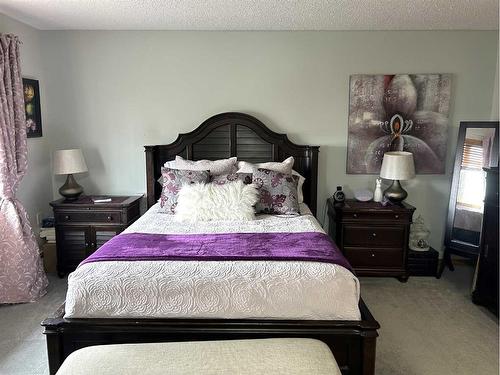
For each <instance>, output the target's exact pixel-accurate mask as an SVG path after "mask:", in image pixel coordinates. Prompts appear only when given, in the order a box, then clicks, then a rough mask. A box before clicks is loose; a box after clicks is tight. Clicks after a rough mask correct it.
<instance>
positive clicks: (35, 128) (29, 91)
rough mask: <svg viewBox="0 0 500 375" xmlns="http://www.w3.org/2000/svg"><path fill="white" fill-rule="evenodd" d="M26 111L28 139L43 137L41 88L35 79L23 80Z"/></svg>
mask: <svg viewBox="0 0 500 375" xmlns="http://www.w3.org/2000/svg"><path fill="white" fill-rule="evenodd" d="M23 90H24V110H25V112H26V133H27V135H28V138H33V137H41V136H42V114H41V111H40V88H39V86H38V81H37V80H35V79H28V78H23Z"/></svg>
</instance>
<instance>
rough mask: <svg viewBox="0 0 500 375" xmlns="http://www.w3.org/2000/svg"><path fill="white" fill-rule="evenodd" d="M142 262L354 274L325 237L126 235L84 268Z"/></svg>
mask: <svg viewBox="0 0 500 375" xmlns="http://www.w3.org/2000/svg"><path fill="white" fill-rule="evenodd" d="M140 260H187V261H193V260H194V261H200V260H205V261H208V260H212V261H213V260H215V261H223V260H274V261H311V262H324V263H334V264H338V265H340V266H342V267H345V268H347V269H348V270H351V271H352V268H351V265H350V264H349V262H348V261H347V259H346V258H345V257H344V256H343V255H342V253H341V252H340V250H339V249H338V248H337V246H336V245H335V243H334V242H333V241H332V240H331V239H330V237H328V236H327V235H326V234H324V233H318V232H301V233H223V234H145V233H126V234H120V235H119V236H116V237H114V238H112V239H111V240H110V241H108V242H106V243H105V244H104V245H103V246H101V247H100V248H99V249H98V250H97V251H96V252H95V253H93V254H92V255H91V256H89V257H88V258H87V259H85V260H84V261H83V262H82V263H81V264H85V263H91V262H103V261H140Z"/></svg>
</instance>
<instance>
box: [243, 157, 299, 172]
mask: <svg viewBox="0 0 500 375" xmlns="http://www.w3.org/2000/svg"><path fill="white" fill-rule="evenodd" d="M294 162H295V159H294V158H293V156H290V157H289V158H286V159H285V160H283V161H282V162H281V163H280V162H277V161H269V162H266V163H258V164H252V163H249V162H247V161H240V162H238V172H237V173H253V172H254V171H255V170H256V169H259V168H261V169H268V170H270V171H275V172H281V173H286V174H290V173H292V168H293V163H294Z"/></svg>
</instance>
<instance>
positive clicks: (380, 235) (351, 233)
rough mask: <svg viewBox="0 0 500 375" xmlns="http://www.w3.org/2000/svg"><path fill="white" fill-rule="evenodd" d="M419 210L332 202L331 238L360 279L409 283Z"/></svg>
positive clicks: (403, 205)
mask: <svg viewBox="0 0 500 375" xmlns="http://www.w3.org/2000/svg"><path fill="white" fill-rule="evenodd" d="M414 211H415V207H413V206H410V205H409V204H407V203H402V204H401V205H387V206H382V205H381V204H380V203H376V202H358V201H355V200H346V201H345V203H344V204H334V202H333V201H332V200H331V199H329V200H328V217H329V234H330V236H331V237H332V238H333V239H334V240H335V242H336V243H337V245H338V246H339V248H340V249H341V250H342V252H343V253H344V255H345V256H346V258H347V259H348V260H349V262H350V263H351V265H352V266H353V268H354V270H355V271H356V275H358V276H396V277H398V278H399V279H400V280H401V281H406V280H407V279H408V270H407V252H408V236H409V232H410V224H411V220H412V216H413V212H414Z"/></svg>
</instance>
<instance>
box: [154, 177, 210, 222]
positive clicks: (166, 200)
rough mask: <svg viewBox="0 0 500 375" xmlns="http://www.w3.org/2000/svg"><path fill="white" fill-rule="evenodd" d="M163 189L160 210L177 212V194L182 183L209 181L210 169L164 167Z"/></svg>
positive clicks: (169, 212) (171, 212)
mask: <svg viewBox="0 0 500 375" xmlns="http://www.w3.org/2000/svg"><path fill="white" fill-rule="evenodd" d="M161 176H162V178H163V184H162V185H163V189H162V190H161V196H160V209H159V211H160V212H165V213H167V214H174V213H175V206H177V195H178V194H179V190H181V187H182V185H187V184H194V183H197V182H199V183H207V182H208V181H209V178H210V172H209V171H187V170H184V169H170V168H162V169H161Z"/></svg>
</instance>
